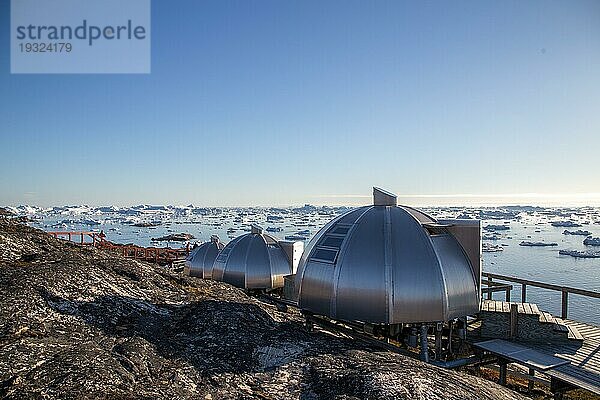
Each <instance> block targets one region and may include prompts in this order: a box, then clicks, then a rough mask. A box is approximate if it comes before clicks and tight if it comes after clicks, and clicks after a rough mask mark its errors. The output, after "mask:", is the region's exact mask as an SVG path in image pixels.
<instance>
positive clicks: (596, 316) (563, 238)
mask: <svg viewBox="0 0 600 400" xmlns="http://www.w3.org/2000/svg"><path fill="white" fill-rule="evenodd" d="M428 211H429V213H430V214H431V215H433V216H438V215H439V216H444V217H448V216H451V215H450V214H448V210H436V209H433V210H428ZM454 216H455V215H454ZM42 217H43V219H41V220H39V221H37V222H35V223H33V225H34V226H36V227H39V228H42V229H44V230H47V231H56V230H90V229H95V230H100V229H101V230H104V232H105V233H106V235H107V239H108V240H111V241H113V242H116V243H123V244H124V243H134V244H137V245H141V246H152V245H153V246H157V247H165V246H167V245H169V246H170V247H181V246H182V244H181V243H176V242H171V243H167V242H153V241H152V240H151V239H152V238H156V237H160V236H164V235H168V234H171V233H179V232H186V233H190V234H192V235H194V236H195V237H196V239H195V240H193V241H192V242H194V241H199V242H201V241H206V240H209V238H210V236H211V235H213V234H216V235H219V237H220V238H221V240H222V241H224V242H227V241H228V240H230V239H231V237H235V236H238V235H241V234H243V233H245V232H246V231H248V230H249V227H248V224H249V223H252V222H254V223H259V224H261V225H262V226H263V227H264V228H266V227H279V228H282V229H283V231H281V232H275V233H271V234H272V235H274V236H277V237H280V238H283V237H284V236H286V235H292V234H296V233H298V232H299V231H304V230H309V231H310V234H308V235H307V236H308V237H309V238H310V237H312V236H313V235H314V234H315V233H316V232H317V231H318V230H319V229H320V228H321V227H322V226H323V225H325V224H326V223H327V222H328V221H329V220H330V219H331V218H332V217H333V216H322V215H317V214H310V215H309V216H306V215H302V214H292V215H285V216H284V220H282V221H277V222H267V221H266V217H267V215H266V213H265V214H261V213H255V214H252V215H250V216H248V217H245V218H244V220H243V221H241V222H240V220H239V216H238V215H237V214H235V213H225V214H223V215H220V216H193V217H179V218H171V219H163V223H162V224H161V225H160V226H157V227H152V228H139V227H134V226H131V225H127V224H123V223H121V222H119V221H118V219H117V218H115V219H111V218H110V217H108V218H107V216H98V215H94V216H85V217H81V216H78V217H77V218H85V219H90V217H91V219H94V220H96V221H101V222H102V224H101V225H96V226H89V225H85V224H82V223H78V222H69V223H65V224H61V225H59V226H56V224H57V223H59V222H60V221H63V220H64V219H65V218H73V217H65V216H64V215H63V216H42ZM192 219H193V222H190V220H192ZM482 224H483V226H486V225H489V224H494V225H497V224H506V225H508V226H509V227H510V229H509V230H508V231H502V232H499V233H498V237H499V239H498V240H495V241H490V243H493V244H500V245H505V246H504V251H502V252H496V253H483V270H484V271H487V272H494V273H498V274H503V275H510V276H515V277H521V278H525V279H530V280H536V281H541V282H545V283H552V284H557V285H563V286H572V287H577V288H583V289H588V290H593V291H600V259H576V258H573V257H571V256H561V255H559V254H558V250H560V249H570V250H590V249H595V250H600V248H598V247H596V248H590V247H587V246H584V245H583V239H584V237H583V236H572V235H564V234H562V232H563V231H564V230H565V228H558V227H553V226H551V225H550V222H549V218H548V216H546V215H544V216H541V217H539V216H536V215H535V213H533V215H527V214H525V215H523V214H522V215H521V216H520V218H518V219H510V220H484V221H483V222H482ZM229 228H234V229H236V231H235V232H228V229H229ZM567 229H569V230H576V229H584V230H588V231H591V232H592V234H593V235H594V236H600V225H599V224H598V222H597V221H594V222H588V223H587V224H585V225H583V226H582V227H579V228H567ZM524 240H525V241H534V242H535V241H543V242H555V243H558V246H553V247H523V246H519V243H520V242H521V241H524ZM513 286H514V290H513V292H512V299H513V300H514V301H520V296H521V288H520V286H519V285H517V284H514V285H513ZM527 294H528V295H527V301H529V302H533V303H537V304H538V305H539V306H540V309H543V310H545V311H549V312H551V313H552V314H553V315H560V310H561V294H560V293H558V292H553V291H548V290H544V289H538V288H534V287H529V286H528V288H527ZM504 296H505V294H504V293H496V294H495V295H494V298H495V299H498V300H503V299H504ZM569 318H572V319H577V320H580V321H585V322H588V323H592V324H595V325H600V299H591V298H587V297H583V296H578V295H573V294H570V295H569Z"/></svg>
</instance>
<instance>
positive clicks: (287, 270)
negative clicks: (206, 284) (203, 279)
mask: <svg viewBox="0 0 600 400" xmlns="http://www.w3.org/2000/svg"><path fill="white" fill-rule="evenodd" d="M291 273H292V267H291V265H290V262H289V260H288V257H287V256H286V253H285V251H284V250H283V248H282V247H281V245H280V244H279V243H278V241H277V239H276V238H274V237H273V236H271V235H268V234H266V233H263V230H262V228H261V227H259V226H256V225H253V226H252V230H251V232H250V233H247V234H245V235H242V236H238V237H237V238H235V239H233V240H232V241H231V242H229V243H228V244H227V246H225V248H224V249H223V250H222V251H221V253H220V254H219V256H218V257H217V259H216V260H215V262H214V264H213V274H212V278H213V279H215V280H218V281H223V282H227V283H229V284H231V285H234V286H237V287H240V288H243V289H275V288H279V287H283V277H284V276H285V275H290V274H291Z"/></svg>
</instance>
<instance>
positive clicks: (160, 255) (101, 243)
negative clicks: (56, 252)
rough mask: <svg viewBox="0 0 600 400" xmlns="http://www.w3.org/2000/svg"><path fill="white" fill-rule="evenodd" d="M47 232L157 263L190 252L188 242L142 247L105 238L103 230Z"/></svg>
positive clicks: (176, 258) (168, 262)
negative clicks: (170, 245) (175, 245)
mask: <svg viewBox="0 0 600 400" xmlns="http://www.w3.org/2000/svg"><path fill="white" fill-rule="evenodd" d="M48 234H49V235H52V236H54V237H55V238H58V239H65V240H68V241H69V242H72V243H76V244H79V245H83V246H86V245H87V246H94V247H97V248H100V249H107V250H111V251H115V252H119V253H121V255H122V256H123V257H125V258H134V259H136V260H144V261H150V262H155V263H158V264H171V263H172V262H173V261H177V260H182V259H185V258H186V257H187V256H188V255H189V254H190V245H189V243H188V244H187V245H186V246H185V247H183V248H179V249H172V248H170V247H142V246H136V245H134V244H117V243H113V242H111V241H109V240H106V239H105V237H106V236H105V235H104V233H103V232H80V231H58V232H48Z"/></svg>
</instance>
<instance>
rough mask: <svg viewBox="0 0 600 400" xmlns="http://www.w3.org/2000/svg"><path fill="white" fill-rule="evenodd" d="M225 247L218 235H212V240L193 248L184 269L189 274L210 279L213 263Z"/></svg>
mask: <svg viewBox="0 0 600 400" xmlns="http://www.w3.org/2000/svg"><path fill="white" fill-rule="evenodd" d="M223 247H225V245H224V244H223V243H221V241H220V240H219V237H218V236H216V235H213V236H211V238H210V242H205V243H202V244H201V245H200V246H198V247H196V248H195V249H194V250H192V252H191V253H190V255H189V256H188V257H187V258H186V260H185V267H184V271H185V272H186V273H187V274H188V275H189V276H195V277H199V278H204V279H210V278H211V275H212V266H213V263H214V261H215V259H216V258H217V255H218V254H219V252H220V251H221V250H223Z"/></svg>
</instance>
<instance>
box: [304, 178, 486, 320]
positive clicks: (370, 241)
mask: <svg viewBox="0 0 600 400" xmlns="http://www.w3.org/2000/svg"><path fill="white" fill-rule="evenodd" d="M449 226H450V225H441V224H437V223H436V221H435V220H434V219H433V218H431V217H429V216H428V215H426V214H424V213H422V212H420V211H418V210H415V209H412V208H410V207H403V206H397V205H396V196H395V195H393V194H391V193H388V192H385V191H383V190H381V189H378V188H374V204H373V205H371V206H365V207H360V208H357V209H354V210H351V211H349V212H347V213H345V214H343V215H340V216H339V217H337V218H335V219H334V220H332V221H331V222H329V223H328V224H327V225H326V226H325V227H323V228H322V229H321V230H320V231H319V232H318V233H317V235H316V236H315V237H314V238H313V239H312V240H311V242H310V243H309V244H308V246H307V248H306V250H305V252H304V254H303V255H302V258H301V260H300V265H299V267H298V273H297V275H296V285H295V286H296V290H297V291H298V302H299V306H300V308H301V309H303V310H307V311H311V312H313V313H315V314H320V315H325V316H328V317H331V318H334V319H340V320H353V321H364V322H372V323H385V324H395V323H412V322H414V323H417V322H435V321H448V320H450V319H453V318H457V317H463V316H466V315H469V314H472V313H475V312H477V311H478V310H479V280H478V278H477V276H476V275H477V274H478V273H479V266H476V267H475V266H472V265H471V261H470V260H469V257H468V256H467V254H466V253H465V251H464V250H463V248H462V246H461V244H460V243H459V241H458V240H457V239H456V238H455V237H454V236H453V235H452V234H451V233H450V230H449V229H448V227H449ZM477 229H478V225H477ZM477 240H478V238H477Z"/></svg>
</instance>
